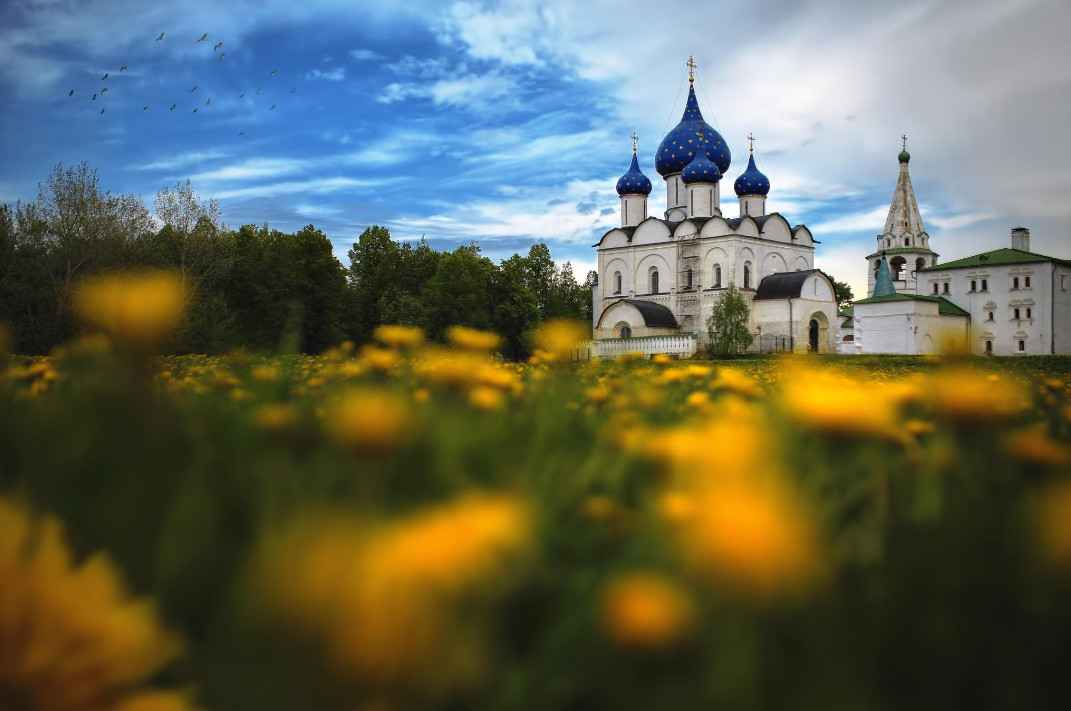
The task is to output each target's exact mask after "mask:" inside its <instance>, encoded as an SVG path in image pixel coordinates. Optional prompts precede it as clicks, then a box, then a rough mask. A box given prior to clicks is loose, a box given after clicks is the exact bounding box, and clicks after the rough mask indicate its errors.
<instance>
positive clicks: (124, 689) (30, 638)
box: [0, 499, 190, 711]
mask: <svg viewBox="0 0 1071 711" xmlns="http://www.w3.org/2000/svg"><path fill="white" fill-rule="evenodd" d="M181 648H182V645H181V643H180V642H179V640H178V638H177V637H175V636H174V635H172V634H170V633H169V632H167V631H166V630H164V629H163V627H162V626H161V624H160V620H159V616H158V615H157V612H156V608H155V606H154V605H153V604H152V603H151V602H149V601H147V600H132V599H131V598H130V596H129V595H128V593H127V592H126V590H125V588H124V585H123V582H122V580H121V576H120V574H119V571H118V570H117V569H116V567H115V565H114V563H112V561H111V559H110V558H108V556H107V555H105V554H96V555H94V556H91V557H90V558H89V559H87V560H86V561H85V562H83V563H82V564H80V565H76V564H74V563H73V561H72V560H71V553H70V551H69V549H68V547H67V545H66V543H65V542H64V540H63V534H62V528H61V526H60V523H59V521H57V520H56V519H55V518H52V517H43V518H35V517H33V516H32V515H31V514H30V513H29V512H28V511H27V510H26V509H25V508H23V507H22V506H20V505H18V504H15V503H12V502H10V501H8V500H5V499H0V697H2V698H3V699H12V698H13V699H16V700H18V701H17V703H18V704H19V705H18V708H23V707H25V708H34V709H59V710H61V711H62V710H65V709H71V710H74V709H97V708H111V707H112V705H113V704H117V703H123V702H124V701H126V700H129V701H130V702H131V703H133V700H134V699H136V698H138V696H139V695H140V694H141V693H142V692H147V689H146V688H145V687H144V686H142V685H143V684H144V683H145V681H146V680H147V679H148V678H149V677H151V676H153V675H154V674H155V673H156V672H157V671H159V670H160V669H161V668H162V667H164V666H165V665H167V664H168V663H170V662H171V661H172V660H173V659H175V658H176V657H177V656H178V655H179V653H180V651H181ZM128 695H129V697H128ZM5 708H6V707H5ZM172 708H175V709H186V708H190V706H189V705H178V706H174V707H172Z"/></svg>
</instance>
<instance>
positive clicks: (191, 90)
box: [190, 84, 197, 94]
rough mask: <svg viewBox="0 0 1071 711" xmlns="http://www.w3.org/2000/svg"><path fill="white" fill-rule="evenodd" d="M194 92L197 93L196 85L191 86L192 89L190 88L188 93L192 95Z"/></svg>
mask: <svg viewBox="0 0 1071 711" xmlns="http://www.w3.org/2000/svg"><path fill="white" fill-rule="evenodd" d="M195 91H197V85H196V84H194V85H193V88H192V89H190V93H191V94H192V93H193V92H195Z"/></svg>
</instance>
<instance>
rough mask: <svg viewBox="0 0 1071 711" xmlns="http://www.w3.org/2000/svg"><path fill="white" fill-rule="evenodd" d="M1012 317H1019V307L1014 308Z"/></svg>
mask: <svg viewBox="0 0 1071 711" xmlns="http://www.w3.org/2000/svg"><path fill="white" fill-rule="evenodd" d="M1012 318H1015V319H1017V318H1019V309H1012Z"/></svg>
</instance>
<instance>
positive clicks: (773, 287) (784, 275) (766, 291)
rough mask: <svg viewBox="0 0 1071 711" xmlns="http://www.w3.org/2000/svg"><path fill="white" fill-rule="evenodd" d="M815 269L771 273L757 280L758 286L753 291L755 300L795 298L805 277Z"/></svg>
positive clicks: (801, 287)
mask: <svg viewBox="0 0 1071 711" xmlns="http://www.w3.org/2000/svg"><path fill="white" fill-rule="evenodd" d="M817 271H818V270H817V269H807V270H804V271H801V272H778V273H777V274H771V275H770V276H768V277H765V278H764V279H763V280H762V281H760V282H759V288H758V290H757V291H756V292H755V300H756V301H759V300H762V299H795V298H797V297H798V296H799V295H800V291H801V290H802V289H803V282H805V281H807V277H809V276H810V275H812V274H814V273H815V272H817Z"/></svg>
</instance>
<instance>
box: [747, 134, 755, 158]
mask: <svg viewBox="0 0 1071 711" xmlns="http://www.w3.org/2000/svg"><path fill="white" fill-rule="evenodd" d="M747 150H748V153H754V152H755V136H754V135H752V134H751V133H748V134H747Z"/></svg>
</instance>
